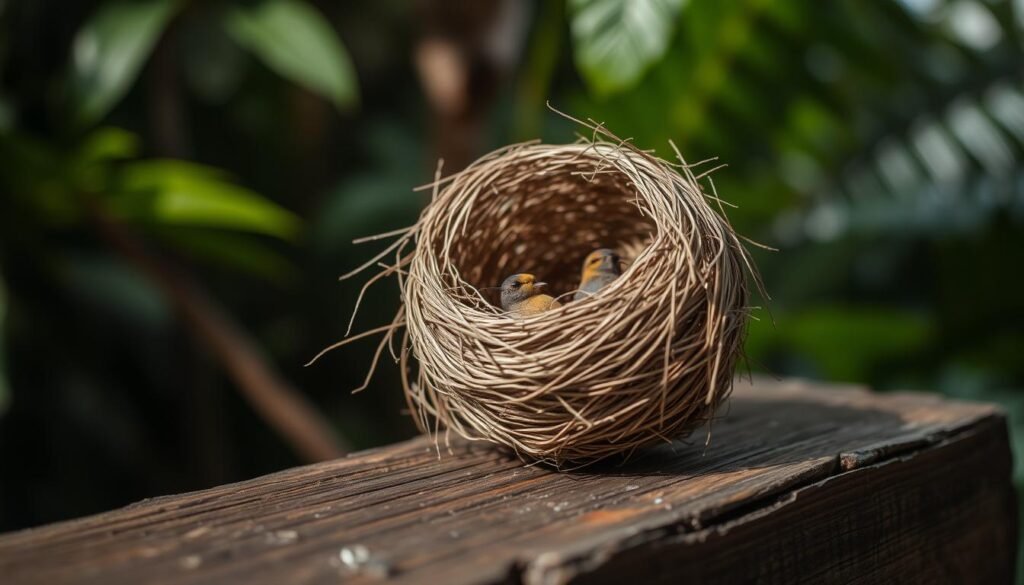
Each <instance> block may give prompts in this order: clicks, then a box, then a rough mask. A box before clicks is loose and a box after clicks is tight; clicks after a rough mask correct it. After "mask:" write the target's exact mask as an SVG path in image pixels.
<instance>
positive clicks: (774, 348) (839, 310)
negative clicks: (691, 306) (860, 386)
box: [746, 305, 933, 382]
mask: <svg viewBox="0 0 1024 585" xmlns="http://www.w3.org/2000/svg"><path fill="white" fill-rule="evenodd" d="M932 335H933V331H932V328H931V325H930V322H929V320H928V318H927V316H926V315H921V314H915V313H910V312H907V311H898V310H894V309H890V308H885V307H853V306H842V305H833V306H821V307H804V308H801V309H799V310H796V311H792V312H776V313H775V314H774V323H773V322H772V321H770V320H768V319H760V320H757V321H753V322H752V324H751V327H750V332H749V337H748V340H747V344H746V352H747V355H748V356H749V357H750V358H751V360H752V361H753V363H755V364H758V363H766V362H767V361H769V360H770V359H771V358H772V354H775V355H778V354H779V353H783V352H785V353H789V354H790V355H798V356H801V359H802V360H806V361H807V362H809V363H808V364H807V365H806V366H804V367H807V366H810V369H809V370H807V371H802V372H800V373H801V374H803V375H813V376H815V377H821V378H826V379H829V380H842V381H848V382H856V381H860V380H866V379H870V378H872V377H873V375H874V373H875V371H876V370H875V369H876V368H878V367H879V366H881V365H884V364H885V363H887V362H894V361H899V358H898V357H897V356H910V355H914V354H915V353H918V352H920V351H921V350H922V349H923V348H924V347H925V345H926V344H927V342H928V341H929V340H930V339H931V336H932Z"/></svg>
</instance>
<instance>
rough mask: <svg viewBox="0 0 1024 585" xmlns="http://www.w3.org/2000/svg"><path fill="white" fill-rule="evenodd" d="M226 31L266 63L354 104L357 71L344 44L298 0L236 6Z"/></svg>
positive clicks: (343, 104)
mask: <svg viewBox="0 0 1024 585" xmlns="http://www.w3.org/2000/svg"><path fill="white" fill-rule="evenodd" d="M227 24H228V32H229V33H230V34H231V36H232V37H233V38H234V39H235V41H236V42H238V43H239V44H240V45H242V46H243V47H246V48H247V49H249V50H250V51H252V52H253V53H254V54H255V55H256V56H257V57H259V58H260V59H261V60H262V61H263V62H264V63H266V65H267V66H268V67H270V68H271V69H273V70H274V71H276V72H277V73H278V74H280V75H281V76H283V77H286V78H288V79H290V80H292V81H294V82H295V83H298V84H299V85H302V86H304V87H306V88H307V89H309V90H311V91H314V92H316V93H319V94H321V95H323V96H324V97H326V98H328V99H330V100H331V101H332V102H334V104H335V105H336V106H337V107H339V108H346V107H350V106H353V105H355V104H356V102H357V101H358V94H357V88H356V77H355V71H354V70H353V68H352V63H351V61H350V60H349V57H348V53H347V52H346V51H345V47H344V46H343V45H342V44H341V40H340V39H339V38H338V36H337V34H336V33H335V32H334V29H333V28H332V27H331V25H330V24H329V23H328V22H327V21H326V20H325V19H324V18H323V16H322V15H321V14H320V13H318V12H317V11H316V10H314V9H313V8H312V7H311V6H309V5H308V4H306V3H305V2H300V1H299V0H264V1H263V2H260V3H258V4H256V5H255V6H253V7H238V8H236V9H235V10H234V11H232V12H231V13H230V15H229V16H228V21H227Z"/></svg>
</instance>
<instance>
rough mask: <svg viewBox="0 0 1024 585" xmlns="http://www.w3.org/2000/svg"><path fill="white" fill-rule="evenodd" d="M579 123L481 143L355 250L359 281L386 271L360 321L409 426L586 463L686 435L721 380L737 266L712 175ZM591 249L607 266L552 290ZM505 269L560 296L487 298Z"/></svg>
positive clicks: (718, 396) (738, 305) (731, 337)
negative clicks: (400, 389)
mask: <svg viewBox="0 0 1024 585" xmlns="http://www.w3.org/2000/svg"><path fill="white" fill-rule="evenodd" d="M594 136H595V138H594V139H592V140H584V139H581V140H580V141H579V142H577V143H574V144H566V145H548V144H539V143H536V142H531V143H524V144H517V145H513V146H509V147H506V148H502V149H500V150H497V151H495V152H492V153H491V154H488V155H486V156H484V157H483V158H481V159H480V160H478V161H477V162H475V163H474V164H473V165H471V166H470V167H469V168H467V169H465V170H464V171H462V172H460V173H458V174H455V175H453V176H450V177H447V178H445V179H443V180H437V181H435V182H434V183H433V184H432V185H429V186H428V188H431V189H432V192H433V198H432V200H431V202H430V203H429V204H428V205H427V207H426V209H424V210H423V212H422V215H421V216H420V218H419V221H418V222H417V223H416V225H414V226H413V227H411V228H409V229H408V230H403V231H401V232H394V233H391V234H382V236H381V237H383V236H391V237H397V238H398V239H397V240H396V241H394V242H393V243H392V244H391V245H390V246H388V247H387V249H385V250H384V252H382V253H381V254H380V255H378V256H377V257H376V258H375V259H374V260H373V261H371V262H370V263H368V264H367V265H364V267H363V268H366V267H368V266H373V265H378V266H382V267H384V270H383V271H382V272H380V273H378V274H377V275H376V276H374V277H373V278H371V279H370V281H369V282H367V283H366V286H369V285H370V284H372V282H374V281H376V280H377V279H379V278H382V277H384V276H387V275H397V277H398V280H399V282H400V286H401V291H402V307H401V308H400V310H399V312H398V314H397V315H396V317H395V320H394V322H393V323H392V324H391V325H389V326H387V327H383V328H380V329H376V330H373V331H368V332H366V333H365V334H364V335H366V334H372V333H378V332H384V333H386V335H385V337H384V339H383V340H381V343H380V345H379V346H378V348H377V353H376V355H375V358H374V363H373V366H371V373H372V369H373V367H375V366H376V362H377V359H378V358H379V357H380V356H381V354H382V352H383V350H384V348H385V346H388V347H390V348H391V355H392V356H394V357H395V359H396V360H397V361H399V362H400V364H401V372H402V382H403V386H404V389H405V395H406V398H407V400H408V405H409V408H410V410H411V412H412V414H413V417H414V418H415V420H416V423H417V425H418V426H419V428H420V429H421V430H422V431H424V432H429V433H433V434H434V436H435V437H438V438H439V437H441V436H443V437H445V440H447V437H448V432H449V431H454V432H455V433H457V434H459V435H461V436H462V437H465V438H467V439H472V440H484V441H489V442H493V443H498V444H501V445H505V446H507V447H510V448H511V449H514V450H515V452H516V453H518V454H519V455H520V456H522V457H525V458H529V459H533V460H541V461H547V462H552V463H555V464H558V465H561V464H563V463H567V462H569V463H573V464H576V463H586V462H592V461H595V460H597V459H601V458H605V457H608V456H611V455H615V454H620V453H625V454H628V453H631V452H632V451H634V450H635V449H637V448H639V447H643V446H646V445H649V444H652V443H656V442H660V441H670V440H672V439H677V438H680V437H682V436H685V435H686V434H688V433H689V432H690V431H692V430H693V429H694V428H697V427H699V426H701V425H703V424H704V423H707V422H708V421H710V420H711V417H712V415H713V413H714V411H715V409H716V407H717V406H718V405H719V404H721V403H722V401H723V400H724V399H725V398H726V397H727V396H728V395H729V393H730V391H731V389H732V380H733V368H734V365H735V362H736V359H737V355H738V354H739V352H740V348H741V344H742V341H743V339H744V335H745V329H746V320H747V316H748V307H747V296H748V285H747V278H746V277H747V275H748V273H749V274H752V273H753V268H752V265H751V263H750V260H749V258H748V256H747V253H746V251H745V249H744V247H743V245H742V244H741V242H740V240H739V238H738V237H737V235H736V234H735V233H734V231H733V229H732V228H731V226H730V225H729V223H728V221H727V219H726V218H725V216H724V213H720V211H721V205H720V201H719V200H718V199H717V197H716V196H715V195H714V192H713V184H710V183H709V184H710V185H711V188H710V189H709V191H708V192H705V191H704V190H703V189H702V186H701V182H702V179H703V178H704V175H705V174H706V173H705V174H695V173H696V170H695V168H694V167H693V166H688V165H686V164H685V163H683V162H682V158H681V157H680V163H679V164H675V163H669V162H667V161H665V160H662V159H659V158H657V157H655V156H653V155H652V154H651V153H649V152H646V151H641V150H638V149H637V148H635V147H633V146H632V145H630V144H628V143H624V142H622V141H618V140H617V139H615V138H614V137H613V136H612V135H611V134H610V133H607V132H605V131H604V130H603V129H601V128H595V135H594ZM677 154H678V153H677ZM375 238H376V237H375ZM600 247H614V248H616V249H617V250H618V251H619V254H620V255H621V257H622V259H623V261H624V263H625V265H626V268H625V270H624V272H623V274H622V276H621V277H619V278H618V279H616V280H615V281H614V282H612V283H611V284H609V285H608V286H606V287H605V288H604V289H602V290H601V291H600V292H599V293H597V294H596V295H593V296H592V297H589V298H585V299H582V300H579V301H571V302H566V301H569V300H570V299H571V298H572V294H573V293H574V292H575V290H576V288H577V287H578V280H579V266H580V262H581V261H582V259H583V258H584V257H585V256H586V255H587V253H588V252H590V251H592V250H593V249H595V248H600ZM385 258H393V262H392V263H390V264H384V263H381V262H380V260H382V259H385ZM519 272H528V273H533V274H536V275H537V277H538V278H540V279H543V280H546V281H547V282H548V283H549V284H550V290H551V291H553V292H552V293H551V294H552V295H554V296H556V297H558V298H559V300H561V301H563V305H562V306H561V307H559V308H557V309H553V310H550V311H547V312H544V313H541V314H539V315H533V316H528V317H522V318H517V317H512V316H510V315H508V314H506V313H504V312H503V311H502V310H501V309H500V308H499V305H498V303H497V295H496V294H495V293H494V292H493V291H492V290H490V288H491V287H494V286H495V285H497V284H499V283H501V282H502V280H503V279H505V277H507V276H508V275H510V274H514V273H519ZM365 290H366V289H365V287H364V292H365ZM403 326H404V334H403V335H402V336H401V342H400V344H399V345H400V347H399V348H398V349H397V352H396V349H395V347H394V344H393V340H394V339H397V338H398V336H397V335H396V333H397V332H398V331H399V330H401V329H402V328H403ZM410 354H411V355H410ZM368 379H369V378H368ZM442 430H443V432H442Z"/></svg>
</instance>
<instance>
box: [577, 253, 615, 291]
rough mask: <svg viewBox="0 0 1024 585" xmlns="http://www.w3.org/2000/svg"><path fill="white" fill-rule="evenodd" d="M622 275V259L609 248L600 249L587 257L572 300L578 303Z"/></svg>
mask: <svg viewBox="0 0 1024 585" xmlns="http://www.w3.org/2000/svg"><path fill="white" fill-rule="evenodd" d="M620 274H622V259H621V258H619V255H618V254H616V253H615V250H612V249H610V248H600V249H598V250H594V251H593V252H591V253H590V254H588V255H587V258H586V260H584V261H583V272H582V274H581V275H580V288H579V289H578V290H577V291H576V294H575V295H573V297H572V299H573V300H574V301H578V300H580V299H585V298H587V297H589V296H593V295H594V293H596V292H597V291H599V290H601V289H602V288H604V287H605V286H607V285H608V284H610V283H611V281H613V280H615V279H616V278H618V277H619V275H620Z"/></svg>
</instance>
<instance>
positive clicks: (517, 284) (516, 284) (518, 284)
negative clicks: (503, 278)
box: [512, 282, 522, 288]
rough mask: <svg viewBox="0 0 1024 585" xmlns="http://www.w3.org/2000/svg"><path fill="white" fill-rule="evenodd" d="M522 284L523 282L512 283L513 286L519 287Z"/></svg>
mask: <svg viewBox="0 0 1024 585" xmlns="http://www.w3.org/2000/svg"><path fill="white" fill-rule="evenodd" d="M521 285H522V283H521V282H513V283H512V288H519V287H520V286H521Z"/></svg>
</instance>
